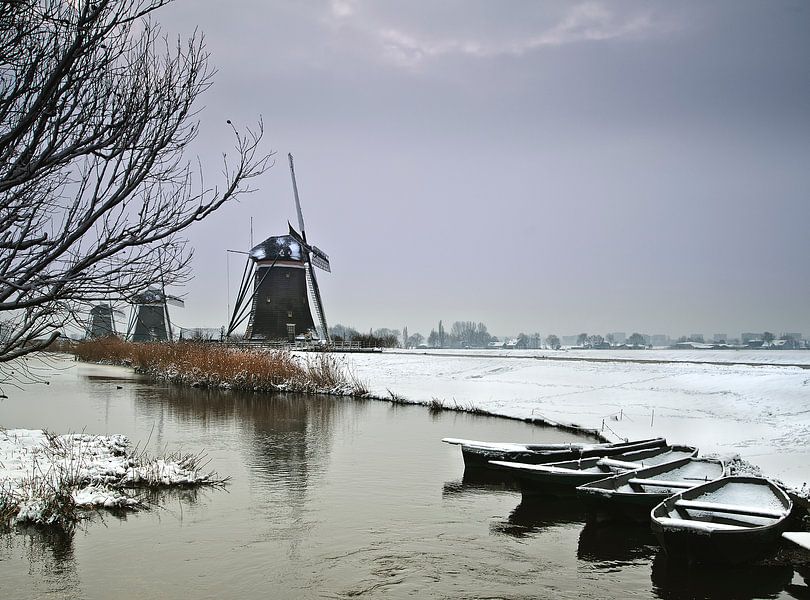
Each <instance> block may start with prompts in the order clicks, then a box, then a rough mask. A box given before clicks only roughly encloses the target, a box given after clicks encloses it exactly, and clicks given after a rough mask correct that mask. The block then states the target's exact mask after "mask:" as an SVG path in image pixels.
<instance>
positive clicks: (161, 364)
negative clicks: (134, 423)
mask: <svg viewBox="0 0 810 600" xmlns="http://www.w3.org/2000/svg"><path fill="white" fill-rule="evenodd" d="M74 353H75V355H76V356H77V357H78V358H79V359H80V360H85V361H90V362H102V363H112V364H122V365H128V366H132V367H134V368H135V369H136V370H137V371H139V372H141V373H146V374H148V375H151V376H154V377H157V378H160V379H164V380H168V381H171V382H173V383H179V384H183V385H190V386H193V387H201V388H226V389H236V390H248V391H257V392H277V391H279V392H280V391H284V392H305V393H326V394H339V395H353V396H362V395H364V394H365V393H366V392H367V388H366V386H365V384H364V383H363V382H361V381H359V380H358V379H357V378H356V377H354V375H353V374H352V373H351V372H349V371H348V370H347V369H346V368H345V366H344V365H343V364H342V363H341V361H340V360H339V359H338V358H337V357H335V356H334V355H332V354H329V353H315V354H313V355H312V356H309V357H306V358H302V357H298V356H295V355H293V354H291V353H290V352H287V351H285V350H265V349H256V348H233V347H228V346H222V345H216V344H205V343H199V342H160V343H133V342H125V341H123V340H121V339H118V338H113V337H110V338H104V339H97V340H89V341H85V342H81V343H80V344H78V345H77V346H76V348H75V350H74Z"/></svg>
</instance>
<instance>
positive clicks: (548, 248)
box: [157, 0, 810, 336]
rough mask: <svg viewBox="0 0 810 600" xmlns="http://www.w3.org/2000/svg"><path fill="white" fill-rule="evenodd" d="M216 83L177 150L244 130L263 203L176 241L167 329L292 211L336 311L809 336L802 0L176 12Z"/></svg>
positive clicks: (425, 320) (254, 201)
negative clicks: (187, 265)
mask: <svg viewBox="0 0 810 600" xmlns="http://www.w3.org/2000/svg"><path fill="white" fill-rule="evenodd" d="M157 18H158V20H159V21H160V22H161V23H162V24H163V27H164V30H165V31H166V32H167V33H171V34H177V33H180V34H182V35H188V34H190V33H191V32H192V31H193V30H194V28H195V27H199V28H200V30H202V31H203V32H204V33H205V36H206V40H207V45H208V49H209V50H210V52H211V54H212V59H211V60H212V63H213V64H214V65H215V66H216V68H217V69H218V73H217V75H216V78H215V83H214V86H213V87H212V88H211V90H209V91H208V92H207V93H206V94H205V96H204V97H203V98H202V102H201V104H203V105H205V109H204V111H203V112H202V115H201V123H202V132H201V135H200V137H199V139H198V142H197V143H196V145H195V147H194V149H193V150H194V151H195V152H197V153H199V155H200V158H201V160H202V162H203V165H204V166H205V168H206V172H207V173H208V174H207V178H208V181H209V183H212V182H213V181H214V180H215V175H216V174H217V173H218V172H219V169H220V166H219V162H218V161H219V157H220V155H221V153H222V152H223V151H226V150H228V148H229V146H230V139H229V138H228V127H227V124H226V120H227V119H231V120H232V121H233V122H234V123H236V124H239V125H248V124H251V123H254V122H255V121H256V120H257V119H258V117H259V116H260V115H261V117H262V118H263V119H264V123H265V131H266V135H265V147H266V149H267V150H268V151H270V150H273V151H276V152H277V153H278V154H277V155H276V159H277V160H276V165H275V166H274V167H273V168H272V169H270V170H269V171H268V172H267V173H266V174H265V175H263V176H262V177H261V178H260V179H258V180H256V181H255V182H254V185H255V186H256V187H258V191H257V192H256V193H254V194H253V195H251V196H248V197H245V198H244V199H243V200H242V201H241V202H240V203H239V204H234V205H232V206H229V207H226V208H224V209H222V211H221V212H220V213H218V214H217V215H215V216H214V217H212V218H211V220H210V221H208V222H205V223H202V224H200V225H198V226H196V227H195V228H193V229H192V230H191V231H190V232H189V238H190V239H191V241H192V244H193V245H194V247H195V249H196V257H195V264H194V267H195V273H196V277H195V279H194V281H192V282H191V283H190V284H189V285H188V286H187V287H186V288H185V289H184V290H174V291H177V292H179V291H182V292H184V293H185V294H186V308H185V309H183V310H182V311H177V310H175V319H176V320H177V322H178V323H179V324H181V325H184V326H219V325H220V324H223V323H224V322H225V321H226V318H227V315H226V312H227V304H228V300H229V297H230V298H231V303H232V302H233V300H232V299H233V297H234V296H235V294H236V286H237V284H238V279H239V277H240V275H241V270H242V266H243V265H242V264H241V259H237V258H235V257H231V263H230V267H231V269H230V272H231V281H230V284H231V290H230V291H228V290H226V258H225V249H226V248H233V249H240V250H247V249H248V247H249V235H250V233H249V228H250V217H251V216H253V217H254V239H255V241H256V242H259V241H261V240H262V239H264V238H265V237H268V236H270V235H278V234H281V233H284V232H285V229H286V221H287V219H289V220H291V221H293V222H294V219H295V210H294V205H293V199H292V188H291V184H290V177H289V172H288V169H287V164H286V154H287V152H292V153H293V155H294V156H295V160H296V173H297V176H298V184H299V190H300V193H301V200H302V204H303V210H304V217H305V219H306V224H307V233H308V237H309V239H310V241H313V242H314V243H315V244H317V245H318V246H320V247H321V248H323V249H324V250H325V251H326V252H327V253H329V255H330V257H331V260H332V270H333V272H332V273H331V274H324V275H323V276H322V277H320V279H319V281H320V283H321V287H322V294H323V298H324V303H325V307H326V313H327V318H328V320H329V322H330V323H331V324H335V323H343V324H346V325H353V326H355V327H357V328H358V329H361V330H367V329H369V328H370V327H374V328H378V327H390V328H397V329H400V328H402V327H403V326H404V325H407V326H408V328H409V330H410V331H411V332H415V331H421V332H422V333H424V334H426V333H428V332H429V330H430V328H431V327H433V326H435V324H436V323H437V322H438V320H439V319H443V320H444V321H445V323H446V324H447V323H449V322H452V321H454V320H473V321H483V322H484V323H486V324H487V325H488V327H489V330H490V331H491V332H493V333H495V334H496V335H508V334H516V333H517V332H519V331H525V332H527V333H533V332H540V333H542V334H548V333H557V334H561V335H562V334H573V333H578V332H580V331H588V332H592V333H606V332H609V331H626V332H627V333H628V334H629V333H630V332H632V331H643V332H647V333H667V334H671V335H680V334H689V333H695V332H702V333H705V334H709V335H711V334H712V333H719V332H723V333H728V334H731V335H732V336H736V335H738V334H739V333H740V332H741V331H760V330H763V329H768V330H771V331H775V332H777V333H778V332H782V331H799V332H803V333H805V334H807V335H810V310H808V307H809V306H810V267H808V258H807V257H808V256H810V69H808V65H810V62H808V59H810V4H807V3H806V2H800V1H795V2H777V1H772V2H750V3H749V2H740V1H734V2H710V3H708V2H702V1H700V2H677V3H675V2H581V3H580V2H572V3H562V2H539V1H536V0H533V1H529V0H515V1H512V2H508V3H504V2H495V1H488V2H480V1H478V2H476V1H469V0H465V1H461V0H457V1H447V2H405V1H404V0H401V1H399V2H385V1H377V0H375V1H373V2H372V1H370V0H368V1H362V0H359V1H350V0H341V1H337V0H336V1H333V2H327V1H324V2H301V1H298V0H288V1H267V0H241V1H239V2H233V3H231V2H221V1H213V0H196V1H193V2H192V1H190V0H178V1H177V2H176V3H175V4H173V5H171V6H169V7H167V8H165V9H163V10H161V11H160V12H159V13H158V15H157Z"/></svg>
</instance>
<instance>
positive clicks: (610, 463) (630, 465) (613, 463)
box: [596, 458, 642, 471]
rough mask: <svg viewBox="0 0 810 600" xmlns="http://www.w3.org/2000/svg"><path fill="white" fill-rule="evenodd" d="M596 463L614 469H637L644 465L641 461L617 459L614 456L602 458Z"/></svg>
mask: <svg viewBox="0 0 810 600" xmlns="http://www.w3.org/2000/svg"><path fill="white" fill-rule="evenodd" d="M596 464H597V465H598V466H600V467H613V468H614V469H624V470H631V471H636V470H638V469H640V468H641V467H642V465H641V464H639V463H635V462H627V461H624V460H616V459H614V458H600V459H599V461H598V462H597V463H596Z"/></svg>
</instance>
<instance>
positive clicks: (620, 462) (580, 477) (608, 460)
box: [490, 446, 697, 494]
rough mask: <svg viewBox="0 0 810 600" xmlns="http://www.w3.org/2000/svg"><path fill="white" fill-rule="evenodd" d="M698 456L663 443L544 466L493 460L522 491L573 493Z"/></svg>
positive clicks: (694, 451) (691, 449)
mask: <svg viewBox="0 0 810 600" xmlns="http://www.w3.org/2000/svg"><path fill="white" fill-rule="evenodd" d="M695 455H697V448H695V447H694V446H662V447H659V448H650V449H647V450H635V451H632V452H624V453H622V454H616V455H614V456H605V457H595V458H584V459H580V460H569V461H562V462H555V463H550V464H545V465H527V464H522V463H516V462H507V461H490V462H491V463H492V464H493V465H494V466H496V467H499V468H502V469H505V470H506V471H507V472H508V473H511V474H512V475H513V476H514V477H515V478H516V479H517V480H518V483H519V484H520V489H521V491H522V492H523V494H557V493H573V492H574V489H575V488H576V487H577V486H580V485H584V484H586V483H590V482H592V481H597V480H599V479H604V478H605V477H610V476H612V475H615V474H617V473H623V472H626V471H638V470H639V469H643V468H644V467H648V466H654V465H663V464H668V463H671V462H673V461H677V460H680V459H683V458H689V457H692V456H695Z"/></svg>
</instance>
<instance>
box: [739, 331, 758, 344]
mask: <svg viewBox="0 0 810 600" xmlns="http://www.w3.org/2000/svg"><path fill="white" fill-rule="evenodd" d="M740 339H741V340H742V343H743V344H747V343H748V342H750V341H752V340H762V334H761V333H751V332H744V333H741V334H740Z"/></svg>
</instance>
